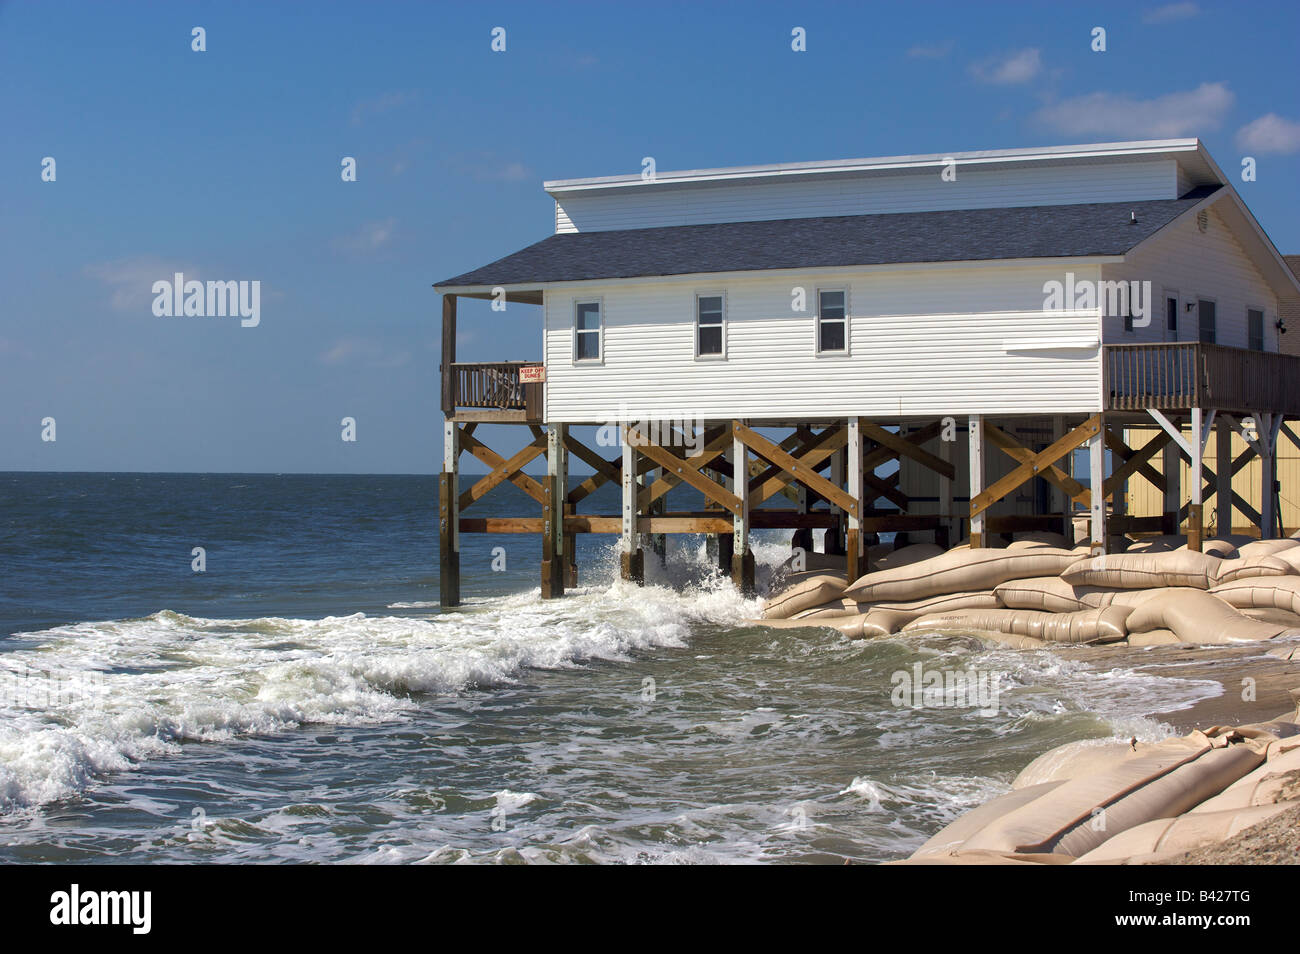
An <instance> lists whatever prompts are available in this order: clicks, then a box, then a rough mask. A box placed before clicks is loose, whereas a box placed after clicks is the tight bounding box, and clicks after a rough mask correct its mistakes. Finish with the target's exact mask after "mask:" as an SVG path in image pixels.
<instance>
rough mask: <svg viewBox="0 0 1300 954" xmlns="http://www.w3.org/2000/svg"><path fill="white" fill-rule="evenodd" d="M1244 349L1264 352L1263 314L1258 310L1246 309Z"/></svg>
mask: <svg viewBox="0 0 1300 954" xmlns="http://www.w3.org/2000/svg"><path fill="white" fill-rule="evenodd" d="M1246 347H1247V348H1249V349H1250V350H1251V351H1263V350H1264V313H1263V312H1262V311H1260V310H1259V309H1258V308H1247V309H1246Z"/></svg>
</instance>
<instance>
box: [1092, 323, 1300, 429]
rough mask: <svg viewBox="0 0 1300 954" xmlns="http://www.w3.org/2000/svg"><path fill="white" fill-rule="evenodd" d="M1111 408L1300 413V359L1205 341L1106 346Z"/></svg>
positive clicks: (1107, 394) (1106, 387)
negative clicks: (1206, 409) (1196, 408)
mask: <svg viewBox="0 0 1300 954" xmlns="http://www.w3.org/2000/svg"><path fill="white" fill-rule="evenodd" d="M1103 373H1104V374H1105V383H1104V386H1103V393H1104V395H1105V399H1106V409H1107V410H1111V411H1141V410H1147V409H1148V408H1154V409H1156V410H1162V411H1166V410H1167V411H1177V410H1187V409H1189V408H1193V407H1201V408H1217V409H1219V410H1222V411H1232V412H1238V413H1243V414H1253V413H1258V412H1271V413H1278V414H1283V415H1287V416H1292V415H1297V414H1300V356H1298V355H1292V354H1278V353H1277V352H1272V351H1250V350H1247V349H1246V348H1230V347H1227V346H1226V345H1213V344H1202V343H1200V342H1195V341H1192V342H1177V343H1169V344H1131V345H1106V346H1105V348H1104V360H1103Z"/></svg>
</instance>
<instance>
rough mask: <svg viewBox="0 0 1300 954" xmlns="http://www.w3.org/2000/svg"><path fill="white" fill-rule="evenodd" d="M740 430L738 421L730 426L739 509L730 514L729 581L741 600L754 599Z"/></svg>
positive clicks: (745, 467) (745, 455) (745, 453)
mask: <svg viewBox="0 0 1300 954" xmlns="http://www.w3.org/2000/svg"><path fill="white" fill-rule="evenodd" d="M742 430H748V428H746V427H745V425H744V424H743V423H742V422H740V421H733V422H732V425H731V433H732V442H731V455H732V456H731V472H732V481H731V484H732V487H733V489H734V493H735V497H736V500H737V503H738V504H739V506H737V508H736V509H735V510H733V511H732V513H731V520H732V524H731V525H732V554H731V580H732V582H733V583H735V584H736V588H737V589H738V590H740V592H741V593H742V594H743V595H744V596H746V597H749V596H753V595H754V553H753V551H752V550H750V548H749V478H748V474H749V452H748V448H747V447H746V446H745V441H744V439H743V437H742V433H741V432H742ZM772 463H778V461H772Z"/></svg>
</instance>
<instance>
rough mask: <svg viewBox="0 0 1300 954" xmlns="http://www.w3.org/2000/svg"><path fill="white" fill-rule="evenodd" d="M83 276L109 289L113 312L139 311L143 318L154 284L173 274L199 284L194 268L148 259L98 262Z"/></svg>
mask: <svg viewBox="0 0 1300 954" xmlns="http://www.w3.org/2000/svg"><path fill="white" fill-rule="evenodd" d="M85 272H86V274H87V275H89V276H91V277H92V278H97V279H99V280H100V281H101V282H103V283H104V284H105V285H107V286H108V287H109V288H110V289H111V293H110V294H109V299H108V301H109V305H110V306H111V307H112V308H113V310H114V311H127V312H130V311H143V312H144V313H146V314H150V313H151V311H150V309H151V308H152V305H153V300H154V297H155V296H154V293H153V283H154V282H158V281H166V282H170V281H172V280H174V279H175V277H176V273H177V272H182V273H183V274H184V275H185V280H186V281H202V280H203V276H202V270H201V269H200V268H199V267H198V266H195V265H181V264H177V263H176V262H167V261H163V260H162V259H159V258H154V257H151V256H139V257H137V258H123V259H118V260H116V261H113V262H99V263H96V264H91V265H87V266H86V268H85Z"/></svg>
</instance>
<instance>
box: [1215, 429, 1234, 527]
mask: <svg viewBox="0 0 1300 954" xmlns="http://www.w3.org/2000/svg"><path fill="white" fill-rule="evenodd" d="M1214 509H1215V518H1214V522H1215V526H1216V527H1217V533H1218V534H1219V536H1224V535H1226V534H1229V533H1232V424H1231V422H1230V421H1229V420H1228V417H1227V415H1226V414H1220V415H1218V417H1217V418H1216V419H1215V421H1214Z"/></svg>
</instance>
